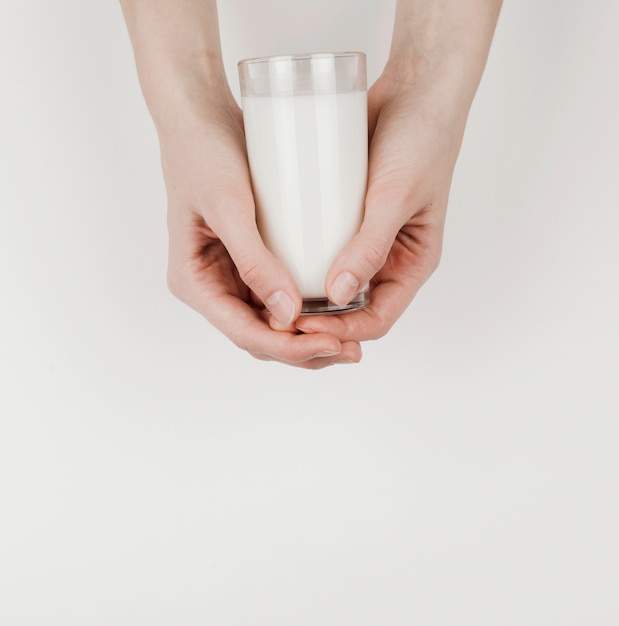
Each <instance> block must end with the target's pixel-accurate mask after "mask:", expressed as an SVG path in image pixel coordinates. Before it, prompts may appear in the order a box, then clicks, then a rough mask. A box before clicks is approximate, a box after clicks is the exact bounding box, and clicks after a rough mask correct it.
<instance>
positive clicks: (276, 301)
mask: <svg viewBox="0 0 619 626" xmlns="http://www.w3.org/2000/svg"><path fill="white" fill-rule="evenodd" d="M265 304H266V305H267V308H268V309H269V311H271V315H273V316H274V317H275V319H276V320H277V321H278V322H279V323H280V324H282V325H283V326H288V325H289V324H292V320H294V304H293V302H292V300H291V299H290V296H289V295H288V294H287V293H286V292H285V291H281V290H279V291H276V292H275V293H274V294H272V295H270V296H269V297H268V298H267V299H266V302H265Z"/></svg>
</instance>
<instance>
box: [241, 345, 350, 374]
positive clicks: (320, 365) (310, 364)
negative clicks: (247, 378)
mask: <svg viewBox="0 0 619 626" xmlns="http://www.w3.org/2000/svg"><path fill="white" fill-rule="evenodd" d="M341 345H342V351H341V353H340V354H338V355H333V356H320V355H317V356H315V357H313V358H311V359H308V360H306V361H301V362H289V361H282V360H281V359H277V358H274V357H273V356H272V355H269V354H264V353H253V354H252V356H253V357H255V358H257V359H259V360H261V361H274V360H275V361H280V362H282V363H285V364H286V365H292V366H295V367H298V368H302V369H310V370H318V369H324V368H325V367H329V366H331V365H351V364H356V363H359V361H361V358H362V350H361V346H360V345H359V343H357V342H356V341H347V342H344V343H342V344H341Z"/></svg>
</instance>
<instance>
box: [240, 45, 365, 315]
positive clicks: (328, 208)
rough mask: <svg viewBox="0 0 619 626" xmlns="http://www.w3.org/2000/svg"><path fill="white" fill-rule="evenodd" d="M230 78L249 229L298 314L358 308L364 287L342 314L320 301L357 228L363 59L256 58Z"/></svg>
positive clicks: (345, 55)
mask: <svg viewBox="0 0 619 626" xmlns="http://www.w3.org/2000/svg"><path fill="white" fill-rule="evenodd" d="M238 69H239V78H240V85H241V98H242V105H243V119H244V124H245V137H246V142H247V154H248V158H249V168H250V172H251V180H252V187H253V192H254V198H255V202H256V220H257V224H258V229H259V231H260V234H261V236H262V238H263V240H264V242H265V245H266V246H267V247H268V248H269V249H270V250H271V252H273V254H274V255H275V256H276V257H277V258H279V259H280V260H281V261H282V262H283V263H284V265H285V266H286V267H287V269H288V270H289V272H290V273H291V275H292V277H293V278H294V280H295V282H296V284H297V286H298V287H299V290H300V291H301V295H302V296H303V308H302V311H301V312H302V313H304V314H316V313H337V312H343V311H348V310H354V309H360V308H362V307H364V306H366V305H367V304H368V303H369V286H365V287H364V288H363V289H362V290H361V291H360V293H359V294H357V296H356V297H355V298H354V299H353V300H352V301H351V302H350V303H349V304H347V305H345V306H337V305H335V304H334V303H332V302H330V301H329V299H328V298H327V295H326V292H325V277H326V274H327V271H328V269H329V266H330V265H331V262H332V261H333V259H334V258H335V256H336V255H337V253H338V252H339V251H340V250H341V249H342V248H343V247H344V246H345V245H346V244H347V243H348V242H349V241H350V240H351V239H352V238H353V237H354V236H355V235H356V233H357V232H358V230H359V227H360V225H361V221H362V219H363V208H364V203H365V191H366V183H367V167H368V123H367V78H366V58H365V54H363V53H360V52H342V53H326V54H294V55H289V56H276V57H261V58H255V59H246V60H243V61H240V62H239V64H238Z"/></svg>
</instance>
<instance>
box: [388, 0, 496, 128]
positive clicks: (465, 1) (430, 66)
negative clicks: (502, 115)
mask: <svg viewBox="0 0 619 626" xmlns="http://www.w3.org/2000/svg"><path fill="white" fill-rule="evenodd" d="M500 8H501V0H442V1H439V2H437V1H436V0H398V1H397V5H396V16H395V24H394V31H393V38H392V44H391V50H390V54H389V60H388V63H387V66H386V68H385V73H384V76H385V77H386V78H388V79H389V80H391V81H392V82H393V83H397V84H398V85H399V86H400V88H404V89H407V88H408V87H411V88H413V89H414V91H415V92H416V93H417V94H418V97H419V98H423V100H424V102H423V104H426V105H427V106H428V107H431V108H433V109H435V112H436V114H438V115H443V116H447V117H454V116H460V117H461V118H462V117H464V118H466V115H467V113H468V110H469V108H470V105H471V102H472V100H473V97H474V95H475V92H476V90H477V87H478V85H479V81H480V79H481V76H482V73H483V70H484V67H485V64H486V59H487V56H488V51H489V48H490V43H491V41H492V36H493V33H494V29H495V27H496V22H497V19H498V16H499V11H500ZM461 121H462V122H464V120H463V119H462V120H461Z"/></svg>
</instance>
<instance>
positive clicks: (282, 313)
mask: <svg viewBox="0 0 619 626" xmlns="http://www.w3.org/2000/svg"><path fill="white" fill-rule="evenodd" d="M231 226H232V227H233V228H231ZM231 230H232V231H233V232H230V231H231ZM219 236H220V238H221V241H222V242H223V244H224V245H225V246H226V249H227V250H228V253H229V254H230V257H231V258H232V261H233V262H234V264H235V266H236V268H237V270H238V273H239V276H240V278H241V280H242V281H243V282H244V283H245V284H246V285H247V286H248V287H249V289H250V290H251V291H252V292H253V293H254V294H255V296H256V297H257V298H258V299H259V300H260V301H262V302H263V303H264V305H265V306H266V307H267V308H268V309H269V311H270V312H271V314H272V315H273V316H274V317H275V318H276V320H277V321H278V322H279V324H280V325H281V326H283V327H286V326H289V325H290V324H291V323H292V322H293V321H294V320H295V319H297V317H298V316H299V313H300V312H301V303H302V298H301V294H300V293H299V289H298V288H297V286H296V284H295V282H294V280H293V278H292V276H291V275H290V273H289V272H288V271H287V270H286V268H285V267H284V265H283V264H282V263H281V262H280V261H279V260H278V259H277V258H275V256H274V255H273V254H272V253H271V252H270V251H269V250H268V249H267V248H266V246H265V245H264V243H263V241H262V238H261V237H260V234H259V233H258V229H257V227H256V224H255V220H254V218H253V217H251V219H248V218H245V219H243V218H242V216H239V219H238V220H237V221H236V222H235V223H234V224H232V225H231V224H225V225H222V227H221V228H220V231H219Z"/></svg>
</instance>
